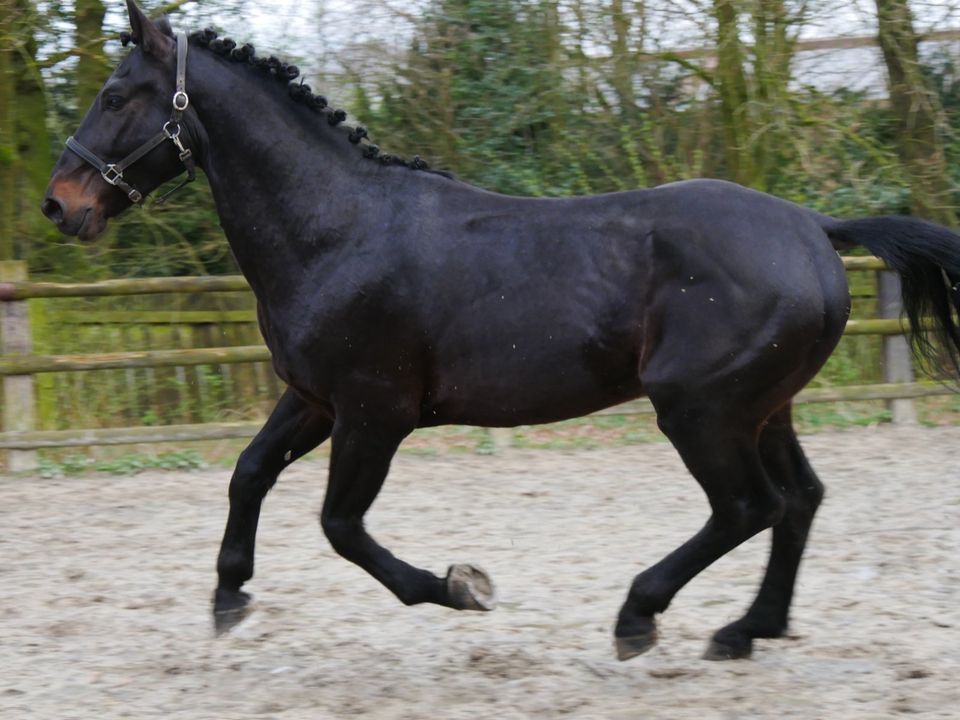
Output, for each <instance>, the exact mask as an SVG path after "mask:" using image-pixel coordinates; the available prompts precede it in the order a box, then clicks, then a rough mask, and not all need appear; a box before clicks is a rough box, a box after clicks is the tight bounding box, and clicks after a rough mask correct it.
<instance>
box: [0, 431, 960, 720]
mask: <svg viewBox="0 0 960 720" xmlns="http://www.w3.org/2000/svg"><path fill="white" fill-rule="evenodd" d="M804 445H805V447H806V448H807V450H808V453H809V455H810V458H811V461H812V463H813V465H814V467H815V468H816V470H817V471H818V473H819V474H820V476H821V478H822V479H823V480H824V482H825V483H826V485H827V499H826V501H825V503H824V505H823V507H822V508H821V511H820V513H819V515H818V517H817V521H816V522H815V524H814V530H813V534H812V539H811V544H810V547H809V549H808V551H807V554H806V560H805V563H804V566H803V568H802V570H801V575H800V580H799V585H798V592H797V597H796V601H795V604H794V610H793V625H792V630H791V636H790V637H789V638H786V639H782V640H779V641H775V640H768V641H763V640H761V641H757V643H756V646H755V653H754V657H753V659H752V660H746V661H734V662H726V663H715V662H707V661H704V660H701V659H700V654H701V653H702V651H703V650H704V648H705V647H706V643H707V640H708V638H709V637H710V635H711V633H712V632H713V631H714V630H715V629H717V628H718V627H719V626H721V625H723V624H724V623H726V622H728V621H730V620H732V619H735V618H736V617H738V616H739V614H741V613H742V611H743V610H744V609H745V608H746V606H747V604H748V603H749V602H750V600H752V598H753V594H754V591H755V588H756V585H757V583H758V581H759V578H760V574H761V571H762V569H763V566H764V563H765V559H766V551H767V544H768V539H767V534H764V535H763V536H762V537H760V538H755V539H754V540H753V541H751V542H750V543H747V544H746V545H745V546H743V547H741V548H739V549H738V550H737V551H735V552H734V553H732V554H731V555H729V556H727V557H726V558H725V559H723V560H721V561H720V562H719V563H718V564H717V565H715V566H714V567H712V568H710V569H709V570H707V571H706V572H705V573H703V574H702V575H701V576H700V577H698V578H697V579H695V580H694V581H693V582H692V583H691V584H690V585H689V586H688V587H687V588H686V589H684V590H683V591H682V592H681V593H680V594H679V595H678V596H677V598H676V600H675V601H674V604H673V606H672V607H671V608H670V610H669V611H668V612H667V613H666V615H664V616H662V618H661V621H660V633H661V640H660V644H659V646H658V647H657V648H655V649H654V650H652V651H651V652H650V653H648V654H646V655H644V656H642V657H639V658H635V659H634V660H631V661H629V662H627V663H619V662H617V661H616V659H615V658H614V654H613V648H612V641H611V629H612V626H613V621H614V619H615V616H616V612H617V610H618V609H619V606H620V603H621V602H622V600H623V598H624V595H625V593H626V590H627V587H628V585H629V582H630V579H631V578H632V576H633V575H634V574H635V573H636V572H638V571H639V570H640V569H642V568H643V567H645V566H646V565H648V564H650V563H652V562H654V561H655V560H657V559H659V558H660V557H661V556H662V555H664V554H665V553H666V552H668V551H669V550H671V549H673V548H674V547H675V546H676V545H678V544H679V543H680V542H682V541H683V540H685V539H686V538H687V537H689V536H690V535H691V534H693V533H694V532H695V531H696V530H697V529H699V527H700V525H701V524H702V523H703V521H704V520H705V519H706V517H707V506H706V503H705V500H704V498H703V496H702V494H701V492H700V489H699V488H698V486H697V485H696V483H695V482H694V480H693V479H692V478H691V477H689V476H688V475H687V473H686V471H685V470H684V468H683V467H682V465H681V463H680V461H679V459H678V458H677V456H676V454H675V453H674V451H673V449H672V448H671V447H670V446H669V445H666V444H644V445H636V446H632V447H627V448H620V449H612V450H595V451H577V452H560V451H526V450H514V451H509V452H507V453H505V454H503V455H500V456H496V457H484V456H478V455H466V454H447V455H443V456H440V457H422V456H417V455H412V454H406V455H401V456H400V457H399V458H398V459H397V460H396V461H395V463H394V466H393V470H392V472H391V476H390V478H389V479H388V481H387V484H386V487H385V489H384V491H383V493H382V494H381V495H380V498H379V499H378V501H377V503H376V504H375V506H374V508H373V510H372V511H371V513H370V515H369V516H368V527H369V528H370V529H371V531H372V532H373V533H374V535H375V536H377V537H378V538H379V539H380V540H381V541H382V542H383V543H384V544H385V545H386V546H387V547H388V548H390V549H391V550H392V551H393V552H394V553H396V554H397V555H399V556H400V557H403V558H404V559H406V560H408V561H410V562H413V563H414V564H418V565H421V566H423V567H427V568H430V569H432V570H433V571H435V572H437V573H442V572H444V571H445V570H446V567H447V565H448V564H449V563H451V562H473V563H476V564H478V565H480V566H482V567H483V568H485V569H486V570H487V571H488V572H489V573H490V574H491V576H492V577H493V579H494V580H495V582H496V583H497V589H498V593H499V597H500V607H498V608H497V609H496V610H495V611H494V612H492V613H487V614H478V613H456V612H453V611H450V610H446V609H443V608H439V607H434V606H421V607H413V608H406V607H403V606H402V605H401V604H400V603H399V602H397V601H396V600H395V599H394V598H393V596H392V595H390V594H389V593H388V592H387V591H386V590H385V589H384V588H382V587H381V586H380V585H379V584H378V583H376V582H375V581H374V580H372V579H371V578H369V577H368V576H367V575H366V574H365V573H363V572H362V571H361V570H359V569H358V568H356V567H354V566H353V565H351V564H349V563H347V562H346V561H345V560H342V559H340V558H338V557H336V556H335V555H334V553H333V551H332V550H331V549H330V548H329V545H328V544H327V542H326V540H325V539H324V538H323V536H322V534H321V532H320V529H319V526H318V523H317V520H316V512H317V509H318V508H319V506H320V502H321V498H322V493H323V489H324V475H325V464H324V460H323V458H317V459H314V460H310V459H308V460H306V461H303V462H301V463H298V464H297V465H295V466H293V467H292V468H291V469H290V470H289V471H287V473H286V474H285V475H283V476H282V477H281V479H280V483H279V485H278V486H277V488H276V489H275V490H274V492H273V493H272V494H271V495H270V497H269V498H268V500H267V502H266V504H265V506H264V512H263V516H262V521H261V525H260V533H259V547H258V554H257V574H256V576H255V577H254V579H253V581H252V582H251V583H250V584H249V585H248V589H249V590H251V591H252V592H253V593H254V594H255V596H256V598H257V608H258V609H257V612H255V613H254V615H252V616H251V617H250V618H249V619H248V620H247V621H245V622H244V623H243V624H242V625H241V626H239V627H238V628H237V629H236V630H234V632H233V633H232V634H231V635H229V636H227V637H224V638H220V639H215V638H214V637H213V632H212V623H211V619H210V617H209V615H208V612H209V601H210V595H211V592H212V590H213V587H214V584H215V575H214V571H213V567H214V561H215V556H216V552H217V548H218V546H219V541H220V534H221V531H222V529H223V523H224V520H225V518H226V485H227V480H228V477H229V472H227V471H225V470H222V469H217V470H206V471H202V472H190V473H150V474H143V475H137V476H133V477H123V478H115V477H79V478H76V477H74V478H64V479H55V480H46V479H40V478H19V477H18V478H10V477H2V478H0V527H2V533H0V558H2V559H0V581H2V586H3V593H2V598H0V717H2V718H4V719H7V718H9V719H10V720H19V718H43V719H47V718H49V719H51V720H66V719H69V718H80V719H83V720H86V719H87V718H91V719H97V720H99V719H101V718H122V717H129V718H190V719H194V718H247V717H263V718H281V719H287V718H304V719H310V720H315V719H318V718H319V719H325V718H409V719H410V720H421V719H422V718H426V717H430V718H441V719H443V718H469V719H470V720H484V719H486V718H497V719H498V720H501V719H502V720H506V719H508V718H556V717H570V718H598V719H600V718H604V719H606V718H689V719H694V718H695V719H697V720H708V719H711V718H768V717H769V718H775V717H795V718H804V719H805V720H809V719H810V718H831V719H833V718H843V719H848V718H878V719H879V718H890V717H896V716H900V715H903V716H905V717H906V716H909V717H911V718H956V717H958V716H960V680H958V679H960V560H958V557H960V427H941V428H933V429H929V428H927V429H923V428H912V429H896V428H891V427H882V428H871V429H863V430H850V431H833V432H824V433H821V434H819V435H815V436H811V437H808V438H806V439H805V442H804Z"/></svg>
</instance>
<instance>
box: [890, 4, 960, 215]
mask: <svg viewBox="0 0 960 720" xmlns="http://www.w3.org/2000/svg"><path fill="white" fill-rule="evenodd" d="M876 3H877V25H878V30H879V41H880V48H881V49H882V51H883V60H884V62H885V63H886V66H887V81H888V89H889V92H890V108H891V110H892V111H893V115H894V118H895V120H896V123H897V130H898V133H897V151H898V154H899V156H900V161H901V163H903V167H904V169H905V171H906V173H907V177H908V179H909V180H910V188H911V192H910V211H911V213H913V214H915V215H918V216H920V217H924V218H927V219H928V220H933V221H936V222H939V223H943V224H944V225H949V226H956V224H957V216H956V212H955V211H954V208H953V203H952V200H951V191H950V180H949V176H948V174H947V167H946V161H945V158H944V147H943V141H942V139H941V137H940V135H939V132H938V119H937V107H938V102H937V99H936V97H935V96H934V94H933V92H932V91H931V90H930V88H929V87H928V86H927V83H926V82H924V78H923V75H922V73H921V71H920V63H919V60H918V54H917V34H916V32H915V31H914V28H913V16H912V14H911V12H910V6H909V5H908V4H907V0H876Z"/></svg>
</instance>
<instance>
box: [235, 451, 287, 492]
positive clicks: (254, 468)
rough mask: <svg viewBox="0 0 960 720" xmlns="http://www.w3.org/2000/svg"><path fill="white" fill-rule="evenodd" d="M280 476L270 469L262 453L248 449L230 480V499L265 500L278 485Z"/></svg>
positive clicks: (242, 455) (241, 455) (238, 461)
mask: <svg viewBox="0 0 960 720" xmlns="http://www.w3.org/2000/svg"><path fill="white" fill-rule="evenodd" d="M278 474H279V473H278V472H277V471H276V470H275V469H273V468H271V467H269V463H267V462H266V461H265V459H264V457H263V456H262V454H261V453H259V452H257V451H256V450H254V449H252V448H247V449H246V450H244V451H243V452H242V453H240V457H239V458H237V465H236V467H235V468H234V470H233V476H232V477H231V478H230V491H229V492H230V499H231V500H237V501H243V500H258V499H261V498H263V496H264V495H266V494H267V492H269V490H270V488H272V487H273V486H274V485H275V484H276V482H277V475H278Z"/></svg>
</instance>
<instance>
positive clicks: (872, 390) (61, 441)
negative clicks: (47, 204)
mask: <svg viewBox="0 0 960 720" xmlns="http://www.w3.org/2000/svg"><path fill="white" fill-rule="evenodd" d="M842 259H843V264H844V267H845V269H846V270H847V271H868V272H878V278H882V277H883V276H889V275H890V274H891V273H889V272H881V271H884V270H885V269H886V265H885V264H884V262H883V261H882V260H880V259H878V258H875V257H846V258H842ZM11 265H16V266H17V267H14V268H13V270H10V269H9V267H8V266H11ZM0 266H3V267H0V311H3V313H4V314H3V315H2V316H0V319H4V318H5V322H6V323H7V325H8V326H9V327H7V326H4V327H2V328H0V329H2V330H4V331H5V336H4V337H5V338H6V337H7V336H9V337H18V338H20V341H19V344H16V343H14V345H9V343H8V342H7V340H6V339H4V346H3V349H2V350H0V352H2V354H0V378H3V382H4V388H5V395H6V396H7V397H6V402H7V404H8V405H9V403H10V402H11V401H14V402H17V401H20V402H22V401H24V397H25V391H24V389H23V388H24V387H25V386H24V385H23V381H24V380H28V379H30V378H32V377H33V376H35V375H38V374H43V373H58V372H64V371H88V370H104V369H113V370H116V369H124V370H125V371H127V372H142V371H144V370H143V369H146V370H145V371H146V372H153V369H154V368H176V369H177V371H178V372H182V371H183V370H182V369H183V368H185V367H190V366H200V365H213V366H224V365H230V364H236V363H263V362H269V361H270V352H269V350H268V349H267V348H266V347H265V346H263V345H236V346H233V347H200V348H184V349H172V350H144V351H120V352H104V353H87V354H69V355H66V354H64V355H42V354H33V353H31V352H30V347H31V344H30V342H29V327H27V328H26V333H27V334H26V341H24V340H23V333H24V328H23V327H22V325H23V323H24V322H25V320H24V319H25V318H26V317H27V313H26V311H25V310H24V309H23V308H25V302H24V301H26V300H32V299H41V298H104V297H122V296H132V295H156V294H166V293H171V294H191V295H192V294H196V293H217V292H238V291H240V292H242V291H249V290H250V287H249V285H248V283H247V281H246V280H245V279H244V278H243V277H242V276H240V275H230V276H211V277H173V278H134V279H120V280H105V281H101V282H90V283H54V282H31V281H28V280H26V279H24V278H25V277H26V272H25V267H21V266H22V263H20V264H17V263H13V264H11V263H0ZM5 267H6V269H4V268H5ZM883 293H884V286H883V283H880V294H881V295H882V294H883ZM887 294H888V298H887V299H888V300H889V292H887ZM860 296H861V297H862V296H863V295H862V294H861V295H860ZM880 299H881V300H882V298H880ZM881 304H882V303H881ZM4 308H8V309H4ZM9 308H20V309H19V310H17V311H16V312H13V311H11V310H9ZM888 309H889V308H888ZM896 310H897V312H896V313H895V314H891V313H889V312H886V313H881V314H882V315H883V317H879V318H872V319H856V320H850V321H849V322H848V323H847V326H846V329H845V333H844V334H845V335H848V336H854V335H876V336H881V337H884V338H887V339H885V340H884V343H896V342H898V341H900V342H901V343H902V345H901V346H898V347H899V350H898V352H899V353H900V361H899V362H900V365H901V367H902V366H903V363H904V360H903V353H904V352H906V353H909V351H908V350H906V344H905V341H904V340H903V337H902V335H903V333H904V332H905V331H906V330H907V329H908V328H909V325H908V324H907V323H906V321H905V320H901V319H900V318H899V317H898V315H899V306H897V308H896ZM11 318H13V320H11ZM57 322H58V323H60V324H62V325H70V326H77V327H83V326H92V325H109V326H117V327H124V326H130V327H133V326H140V327H149V326H165V325H166V326H170V325H191V326H208V327H224V326H229V325H231V324H248V325H249V324H253V323H255V322H256V311H255V310H252V309H244V310H229V309H228V310H222V309H219V310H202V309H200V310H198V309H186V310H142V311H137V310H107V311H95V312H84V311H81V310H75V309H69V310H65V311H63V312H61V313H59V314H58V315H57ZM17 323H19V324H17ZM18 333H19V335H18ZM205 337H206V336H205ZM891 347H892V346H891ZM886 348H887V346H886V345H885V355H886V356H887V357H888V361H889V355H887V353H886ZM905 362H906V363H907V365H909V357H907V358H906V361H905ZM888 375H889V373H888ZM888 380H897V381H898V382H884V383H874V384H870V385H849V386H842V387H828V388H809V389H806V390H804V391H803V392H801V393H800V394H799V395H798V396H797V398H796V402H797V403H800V404H803V403H823V402H839V401H860V400H887V401H891V402H909V399H911V398H920V397H929V396H933V395H943V394H948V393H950V392H952V390H951V389H950V388H948V387H946V386H944V385H938V384H934V383H918V382H913V381H912V373H910V372H909V371H908V372H907V374H906V375H903V374H902V373H901V376H899V377H894V378H891V377H888ZM8 383H9V384H10V385H9V387H10V388H11V390H12V391H13V395H12V396H11V394H10V393H11V391H7V390H6V388H7V387H8ZM28 394H32V386H31V390H30V392H29V393H28ZM18 398H19V400H17V399H18ZM651 412H653V407H652V406H651V404H650V402H649V401H648V400H646V399H640V400H635V401H632V402H628V403H624V404H622V405H618V406H615V407H611V408H606V409H604V410H601V411H599V412H597V413H594V415H598V416H603V415H627V414H635V413H651ZM4 417H5V423H4V428H3V431H2V432H0V450H9V451H12V452H13V453H18V452H20V453H24V452H32V451H35V450H37V449H42V448H61V447H85V446H89V445H126V444H135V443H149V442H182V441H188V440H218V439H229V438H250V437H252V436H253V435H255V434H256V432H257V430H258V429H259V428H260V426H261V425H262V423H261V422H206V423H188V424H172V425H159V426H158V425H147V426H140V427H125V428H95V429H83V430H34V429H32V415H30V417H31V420H29V421H26V422H24V421H18V420H17V418H18V413H17V412H16V411H12V410H11V409H10V408H7V409H6V410H5V412H4ZM21 420H22V419H21ZM11 457H13V455H11ZM24 457H29V456H26V455H25V456H24ZM28 464H29V463H28ZM14 465H15V463H14Z"/></svg>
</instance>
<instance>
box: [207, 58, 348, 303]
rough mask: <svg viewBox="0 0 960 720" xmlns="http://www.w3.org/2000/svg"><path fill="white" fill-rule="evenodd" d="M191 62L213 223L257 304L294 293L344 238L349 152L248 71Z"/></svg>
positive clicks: (316, 120) (340, 141)
mask: <svg viewBox="0 0 960 720" xmlns="http://www.w3.org/2000/svg"><path fill="white" fill-rule="evenodd" d="M195 56H196V58H197V60H196V62H197V64H198V65H199V66H200V71H199V72H197V73H195V74H194V77H188V83H191V82H192V84H191V85H190V86H189V91H190V101H191V104H193V106H194V107H195V109H196V111H197V116H198V117H199V119H200V122H201V124H202V127H203V135H204V139H203V142H204V144H205V147H204V148H203V153H202V166H203V169H204V171H205V172H206V174H207V176H208V178H209V181H210V186H211V189H212V191H213V195H214V199H215V201H216V205H217V213H218V214H219V216H220V224H221V225H222V227H223V229H224V232H225V233H226V235H227V239H228V240H229V242H230V246H231V249H232V250H233V253H234V256H235V257H236V259H237V262H238V263H239V265H240V269H241V270H242V272H243V273H244V275H245V276H246V277H247V279H248V280H249V281H250V284H251V286H253V289H254V291H255V292H256V294H257V296H258V298H259V299H261V301H264V300H266V299H268V297H277V296H279V295H282V294H283V293H284V292H287V291H290V292H294V291H295V287H296V285H297V282H298V280H300V279H302V278H304V276H305V274H306V273H308V272H309V269H310V267H312V266H313V265H314V264H316V263H318V262H321V261H322V256H323V255H324V253H325V251H329V250H331V249H332V248H331V246H332V245H333V244H339V243H344V242H349V241H350V240H351V238H350V237H349V228H350V227H352V226H353V225H354V219H355V218H353V217H352V214H353V213H354V212H356V210H355V208H356V205H357V203H356V202H352V201H351V199H352V198H355V197H357V196H358V195H359V194H361V193H362V192H363V188H362V178H359V177H356V172H355V169H354V168H355V166H356V165H357V159H358V156H359V150H358V149H357V148H356V147H353V146H352V145H350V144H349V143H348V142H347V141H346V138H344V137H342V135H341V133H339V132H336V131H335V130H334V129H333V128H329V129H327V128H323V129H321V130H320V131H319V132H318V131H317V129H316V128H315V127H310V126H309V125H308V123H309V122H311V121H312V122H313V123H320V122H323V117H322V116H320V115H315V116H314V117H310V115H308V114H307V113H306V112H305V109H304V108H301V107H298V106H296V105H295V104H294V103H293V101H292V100H290V99H289V98H286V97H284V96H282V95H281V96H279V97H278V95H279V94H278V93H270V92H266V89H265V88H264V85H263V81H262V79H259V78H257V77H256V75H255V71H254V70H252V69H250V68H243V67H238V68H231V67H229V66H227V67H226V68H224V67H223V65H222V64H221V63H218V62H217V61H216V60H215V58H212V57H210V56H208V55H207V53H205V52H204V51H202V50H200V51H197V52H196V54H195ZM325 131H326V135H327V136H328V137H324V132H325ZM361 162H362V160H361Z"/></svg>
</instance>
